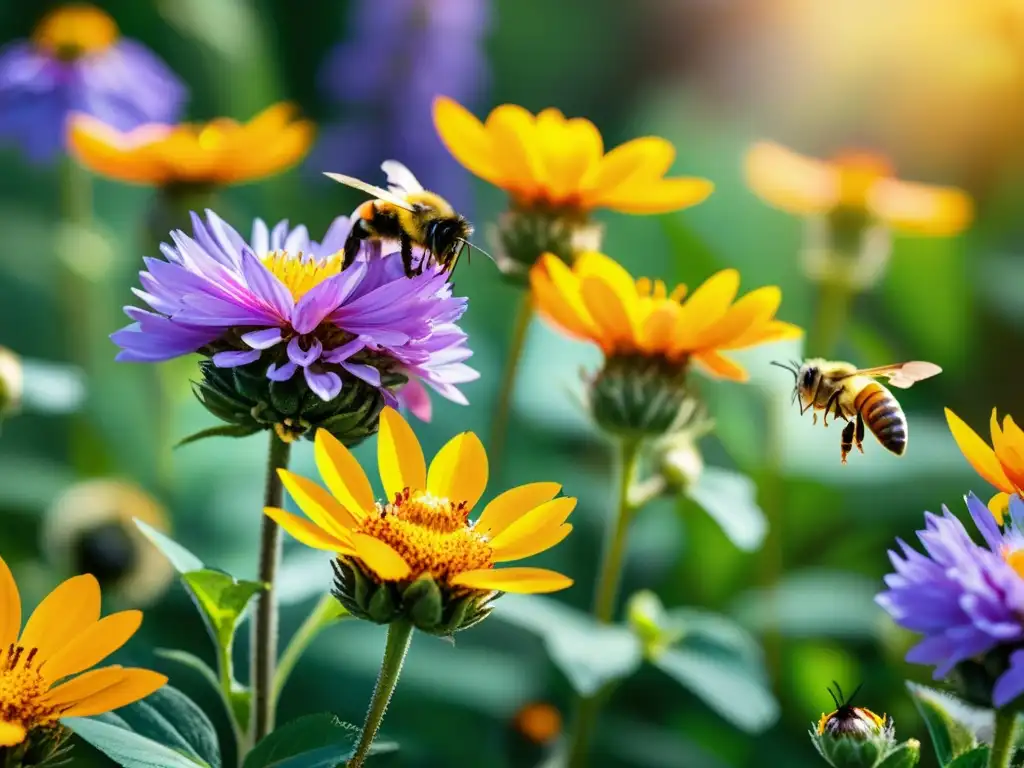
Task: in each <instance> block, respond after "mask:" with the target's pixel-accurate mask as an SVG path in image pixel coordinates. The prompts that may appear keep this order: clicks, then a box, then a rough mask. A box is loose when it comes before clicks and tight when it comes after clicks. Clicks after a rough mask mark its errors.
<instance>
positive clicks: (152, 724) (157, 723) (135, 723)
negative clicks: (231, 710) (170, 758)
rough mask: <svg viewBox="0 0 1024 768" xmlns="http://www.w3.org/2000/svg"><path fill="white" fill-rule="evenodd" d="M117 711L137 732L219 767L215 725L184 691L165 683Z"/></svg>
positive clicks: (206, 763) (218, 747) (212, 767)
mask: <svg viewBox="0 0 1024 768" xmlns="http://www.w3.org/2000/svg"><path fill="white" fill-rule="evenodd" d="M117 714H118V716H119V717H120V718H121V720H122V721H123V722H124V723H125V724H126V725H127V726H128V728H130V729H131V730H132V731H134V732H135V733H137V734H138V735H140V736H145V737H146V738H150V739H153V740H154V741H156V742H158V743H160V744H164V745H166V746H168V747H171V748H172V749H174V750H175V751H177V752H182V753H184V754H187V755H189V756H190V757H192V758H193V759H194V760H196V761H197V762H200V763H202V764H205V765H209V766H211V768H220V746H219V745H218V743H217V732H216V731H215V730H214V727H213V724H212V723H211V722H210V719H209V718H208V717H207V716H206V714H205V713H204V712H203V710H201V709H200V708H199V706H198V705H197V704H196V703H195V702H193V701H192V700H191V699H190V698H189V697H188V696H186V695H185V694H183V693H182V692H181V691H179V690H177V689H175V688H172V687H170V686H168V685H165V686H164V687H163V688H161V689H160V690H158V691H156V692H155V693H153V694H151V695H149V696H147V697H146V698H145V699H143V700H142V701H137V702H135V703H134V704H130V705H128V706H126V707H121V708H120V709H119V710H118V711H117Z"/></svg>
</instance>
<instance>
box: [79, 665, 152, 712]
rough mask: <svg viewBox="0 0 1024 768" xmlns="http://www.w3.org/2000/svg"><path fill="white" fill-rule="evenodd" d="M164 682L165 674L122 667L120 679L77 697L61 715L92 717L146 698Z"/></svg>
mask: <svg viewBox="0 0 1024 768" xmlns="http://www.w3.org/2000/svg"><path fill="white" fill-rule="evenodd" d="M166 684H167V677H166V675H161V674H159V673H157V672H152V671H150V670H148V669H123V670H121V679H120V680H118V681H117V682H116V683H114V684H113V685H111V686H108V687H106V688H103V689H102V690H100V691H97V692H96V693H94V694H92V695H91V696H85V697H83V698H81V699H79V700H78V701H77V702H75V703H74V704H72V705H71V707H70V708H69V709H66V710H65V711H64V712H63V714H62V715H61V716H62V717H92V716H93V715H101V714H103V713H104V712H112V711H113V710H115V709H120V708H121V707H124V706H126V705H128V704H132V703H134V702H136V701H139V700H140V699H144V698H146V697H147V696H149V695H150V694H151V693H154V692H155V691H158V690H159V689H160V688H163V687H164V685H166Z"/></svg>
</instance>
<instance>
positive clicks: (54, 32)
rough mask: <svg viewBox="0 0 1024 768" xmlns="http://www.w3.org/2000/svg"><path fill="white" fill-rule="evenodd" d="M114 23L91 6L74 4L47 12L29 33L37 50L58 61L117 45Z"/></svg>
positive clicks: (116, 32) (116, 30)
mask: <svg viewBox="0 0 1024 768" xmlns="http://www.w3.org/2000/svg"><path fill="white" fill-rule="evenodd" d="M117 36H118V29H117V24H116V23H115V22H114V20H113V19H112V18H110V16H109V15H107V14H106V13H104V12H103V11H101V10H100V9H99V8H96V7H94V6H92V5H86V4H84V3H75V4H71V5H65V6H62V7H59V8H55V9H54V10H52V11H50V12H49V13H47V14H46V15H45V16H44V17H43V18H42V20H41V21H40V22H39V24H37V25H36V28H35V30H34V31H33V32H32V42H33V43H35V45H36V47H37V48H39V49H41V50H43V51H46V52H47V53H49V54H50V55H51V56H55V57H57V58H60V59H72V58H76V57H78V56H81V55H83V54H89V53H97V52H99V51H104V50H106V49H107V48H109V47H110V46H111V45H113V44H114V42H116V40H117Z"/></svg>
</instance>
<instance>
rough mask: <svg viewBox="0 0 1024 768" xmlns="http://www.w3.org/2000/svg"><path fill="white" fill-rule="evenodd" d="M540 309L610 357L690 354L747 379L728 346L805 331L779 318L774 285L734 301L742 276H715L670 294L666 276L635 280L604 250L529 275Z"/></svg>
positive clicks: (672, 358)
mask: <svg viewBox="0 0 1024 768" xmlns="http://www.w3.org/2000/svg"><path fill="white" fill-rule="evenodd" d="M530 283H531V285H532V287H533V296H534V301H535V303H536V306H537V311H538V312H539V313H540V314H541V315H543V316H544V317H545V318H546V319H547V320H548V321H550V322H551V323H552V324H553V325H554V326H555V327H557V328H558V329H559V330H561V331H562V332H564V333H566V334H567V335H569V336H572V337H573V338H577V339H581V340H584V341H590V342H593V343H594V344H597V345H598V346H599V347H601V349H602V351H603V352H604V354H605V356H607V357H611V356H620V355H621V356H625V355H641V356H647V357H661V358H664V359H667V360H668V361H669V362H672V363H678V364H685V363H686V362H687V361H688V360H689V359H690V358H693V359H694V360H696V361H697V362H698V363H700V364H701V365H702V366H703V367H704V368H705V369H707V370H708V371H710V372H711V373H713V374H715V375H717V376H721V377H722V378H726V379H732V380H733V381H745V380H746V379H747V372H746V371H745V370H744V369H743V368H742V367H741V366H740V365H739V364H738V363H736V362H734V361H733V360H730V359H729V358H728V357H726V356H725V355H723V354H722V352H723V351H727V350H732V349H743V348H745V347H753V346H756V345H758V344H764V343H766V342H769V341H777V340H780V339H788V338H794V337H796V336H800V335H801V334H802V333H803V330H802V329H800V328H799V327H797V326H795V325H791V324H790V323H785V322H782V321H780V320H776V319H775V312H776V310H777V309H778V307H779V303H780V302H781V300H782V292H781V291H780V290H779V289H778V288H777V287H776V286H766V287H764V288H758V289H757V290H755V291H751V292H750V293H748V294H747V295H746V296H744V297H742V298H741V299H740V300H739V301H737V302H735V303H733V299H735V298H736V292H737V290H738V289H739V284H740V275H739V272H737V271H736V270H735V269H725V270H722V271H721V272H718V273H717V274H715V275H712V276H711V277H710V278H708V280H706V281H705V282H704V283H703V285H701V286H700V287H699V288H697V290H696V291H694V292H693V294H692V295H691V296H690V298H689V299H688V300H687V301H683V297H684V296H685V295H686V286H684V285H679V286H676V288H674V289H673V290H672V291H671V292H669V291H668V290H667V288H666V287H665V284H664V283H662V282H661V281H660V280H657V281H654V282H653V283H652V282H651V281H650V280H648V279H647V278H640V279H639V280H636V281H634V280H633V278H632V277H631V276H630V274H629V273H628V272H626V270H625V269H623V268H622V267H621V266H620V265H619V264H617V263H616V262H615V261H614V260H612V259H611V258H609V257H608V256H605V255H604V254H602V253H593V252H591V253H583V254H580V256H579V258H578V259H577V260H576V262H575V264H574V265H573V267H572V268H571V269H570V268H569V267H567V266H566V265H565V264H564V263H563V262H562V261H561V260H560V259H558V258H556V257H554V256H552V255H551V254H544V256H542V257H541V260H540V262H539V263H538V264H537V265H536V266H535V267H534V268H533V269H532V270H531V272H530Z"/></svg>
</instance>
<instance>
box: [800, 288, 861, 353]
mask: <svg viewBox="0 0 1024 768" xmlns="http://www.w3.org/2000/svg"><path fill="white" fill-rule="evenodd" d="M854 297H855V293H854V290H853V287H852V286H850V285H849V284H848V283H847V282H846V281H843V280H825V281H823V282H821V283H819V284H818V306H817V309H816V310H815V316H814V322H813V323H812V324H811V327H810V330H809V331H808V333H807V342H806V345H805V347H804V350H805V352H806V355H805V357H826V358H827V357H830V356H832V355H834V354H835V353H836V348H837V347H838V346H839V341H840V339H841V338H842V335H843V329H844V328H845V327H846V323H847V320H848V319H849V316H850V310H851V309H852V308H853V300H854Z"/></svg>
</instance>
